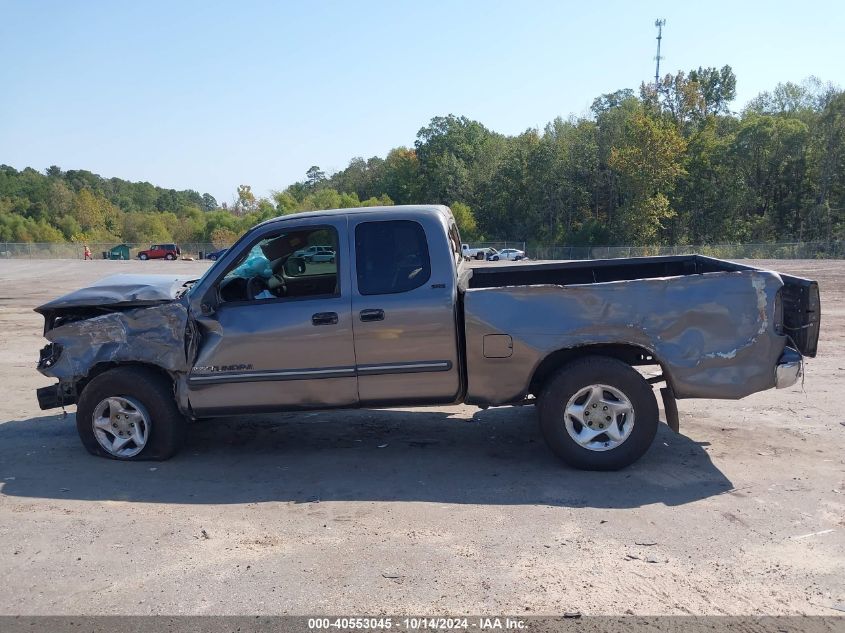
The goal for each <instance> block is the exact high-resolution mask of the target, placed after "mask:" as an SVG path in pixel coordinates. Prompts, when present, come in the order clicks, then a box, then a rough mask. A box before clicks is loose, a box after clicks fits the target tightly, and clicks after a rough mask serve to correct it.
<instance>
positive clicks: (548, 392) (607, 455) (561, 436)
mask: <svg viewBox="0 0 845 633" xmlns="http://www.w3.org/2000/svg"><path fill="white" fill-rule="evenodd" d="M592 386H595V391H597V392H600V393H601V398H602V399H601V400H600V401H599V405H600V406H598V407H595V409H594V408H593V406H591V405H590V404H589V402H590V400H589V398H588V400H586V401H584V402H585V405H586V408H585V409H583V410H584V412H585V413H584V416H586V415H587V413H586V412H587V411H590V412H592V413H593V420H595V419H596V417H595V416H596V413H598V418H599V420H600V421H601V423H602V424H607V423H606V422H605V421H604V420H606V419H609V418H608V417H605V413H603V412H602V409H603V406H601V403H602V402H607V406H611V408H612V407H613V406H614V405H618V406H620V408H622V409H624V408H625V406H626V404H627V405H630V407H631V408H632V413H631V414H630V415H632V418H631V419H630V421H631V422H632V424H631V427H630V430H627V431H624V430H620V429H627V428H628V427H627V421H628V420H629V419H628V418H627V415H628V414H619V416H620V417H619V418H617V419H618V420H625V423H622V422H619V423H617V421H612V422H611V423H614V424H617V426H615V427H614V429H615V430H614V433H616V434H619V435H622V434H624V433H625V432H627V433H628V434H627V435H625V437H624V439H622V440H621V442H619V443H618V444H617V445H616V446H615V447H611V448H606V446H607V445H608V444H610V445H612V444H613V443H616V440H613V439H612V438H611V436H609V435H606V434H601V433H600V434H599V435H597V436H596V439H595V440H593V441H591V442H590V443H589V444H590V446H591V448H588V447H586V446H584V445H582V444H579V443H578V442H577V441H576V439H575V438H574V437H573V435H572V432H575V433H576V434H577V429H579V428H580V429H581V431H582V432H584V433H583V435H584V436H585V437H588V436H590V435H592V434H593V433H596V429H595V427H593V428H592V429H587V428H586V426H583V425H581V424H579V423H578V422H576V421H575V420H576V417H574V416H570V415H567V414H566V413H565V412H566V411H567V406H568V405H569V404H572V409H571V410H572V411H575V410H577V408H578V407H581V406H584V405H581V404H579V403H580V402H581V400H579V399H578V398H576V397H578V396H579V394H582V393H585V392H586V393H589V392H590V389H591V387H592ZM602 387H608V388H610V389H612V390H613V391H614V392H616V394H617V395H621V396H622V397H623V400H618V399H616V398H614V393H613V392H609V391H606V390H603V389H602ZM625 398H626V399H627V403H625V402H624V399H625ZM538 405H539V406H538V412H539V416H540V430H541V431H542V433H543V437H544V438H545V440H546V443H547V444H548V445H549V448H551V449H552V452H553V453H554V454H555V455H557V456H558V457H559V458H560V459H562V460H563V461H564V462H566V463H567V464H569V465H570V466H572V467H574V468H579V469H581V470H619V469H620V468H625V467H626V466H628V465H630V464H632V463H634V462H635V461H637V460H638V459H639V458H640V457H642V456H643V455H644V454H645V452H646V451H647V450H648V449H649V447H650V446H651V443H652V441H653V440H654V436H655V434H656V433H657V423H658V415H659V414H658V408H657V400H656V399H655V397H654V392H653V390H652V388H651V385H649V384H648V383H647V382H646V381H645V379H644V378H643V377H642V376H641V375H640V374H639V373H638V372H637V371H636V370H635V369H634V368H633V367H631V366H630V365H628V364H626V363H623V362H622V361H620V360H617V359H615V358H609V357H606V356H587V357H584V358H580V359H578V360H574V361H572V362H570V363H567V364H566V365H564V366H563V367H561V368H560V369H559V370H558V371H557V372H556V373H555V374H553V375H552V376H551V377H550V378H549V379H548V380H547V381H546V384H545V386H544V387H543V390H542V393H541V394H540V398H539V401H538ZM593 405H595V403H593ZM610 413H612V411H610ZM582 417H583V416H582ZM584 419H586V420H589V418H586V417H585V418H584ZM591 422H592V421H591ZM568 425H571V427H572V429H573V431H572V432H570V430H569V429H568V428H567V426H568ZM590 426H592V423H590ZM602 428H604V426H602ZM608 428H609V424H608Z"/></svg>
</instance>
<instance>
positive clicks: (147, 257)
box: [138, 253, 150, 262]
mask: <svg viewBox="0 0 845 633" xmlns="http://www.w3.org/2000/svg"><path fill="white" fill-rule="evenodd" d="M149 258H150V257H149V255H147V254H146V253H141V254H140V255H138V259H140V260H141V261H142V262H143V261H146V260H148V259H149Z"/></svg>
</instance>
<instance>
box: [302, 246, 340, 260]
mask: <svg viewBox="0 0 845 633" xmlns="http://www.w3.org/2000/svg"><path fill="white" fill-rule="evenodd" d="M294 256H296V257H301V258H302V259H304V260H305V261H306V262H315V263H316V262H333V261H334V257H335V254H334V249H333V248H332V247H331V246H309V247H308V248H304V249H302V250H300V251H296V252H295V253H294Z"/></svg>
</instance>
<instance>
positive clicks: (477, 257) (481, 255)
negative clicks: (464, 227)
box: [475, 253, 484, 260]
mask: <svg viewBox="0 0 845 633" xmlns="http://www.w3.org/2000/svg"><path fill="white" fill-rule="evenodd" d="M475 259H478V260H482V259H484V253H476V254H475Z"/></svg>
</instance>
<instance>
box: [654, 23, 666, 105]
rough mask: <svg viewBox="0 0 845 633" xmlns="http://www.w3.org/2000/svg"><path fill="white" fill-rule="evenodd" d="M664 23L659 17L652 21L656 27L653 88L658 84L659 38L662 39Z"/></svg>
mask: <svg viewBox="0 0 845 633" xmlns="http://www.w3.org/2000/svg"><path fill="white" fill-rule="evenodd" d="M664 24H666V20H661V19H660V18H658V19H656V20H655V21H654V26H656V27H657V55H655V56H654V61H655V62H657V65H656V66H655V68H654V88H655V89H657V87H658V86H659V85H660V60H661V59H663V58H662V57H661V56H660V40H662V39H663V25H664Z"/></svg>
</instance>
